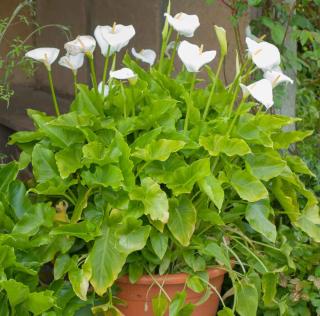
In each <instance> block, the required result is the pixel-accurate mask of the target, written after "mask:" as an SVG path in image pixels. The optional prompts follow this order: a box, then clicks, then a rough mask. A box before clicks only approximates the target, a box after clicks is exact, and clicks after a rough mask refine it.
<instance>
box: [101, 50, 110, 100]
mask: <svg viewBox="0 0 320 316" xmlns="http://www.w3.org/2000/svg"><path fill="white" fill-rule="evenodd" d="M109 55H110V45H109V46H108V51H107V55H106V58H105V60H104V68H103V75H102V94H104V87H105V85H106V81H107V71H108V66H109V57H110V56H109Z"/></svg>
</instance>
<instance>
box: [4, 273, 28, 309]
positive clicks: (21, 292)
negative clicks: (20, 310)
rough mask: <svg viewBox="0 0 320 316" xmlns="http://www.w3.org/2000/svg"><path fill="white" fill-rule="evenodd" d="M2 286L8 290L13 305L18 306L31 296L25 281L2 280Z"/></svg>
mask: <svg viewBox="0 0 320 316" xmlns="http://www.w3.org/2000/svg"><path fill="white" fill-rule="evenodd" d="M0 288H2V289H4V290H5V291H6V292H7V297H8V300H9V302H10V305H11V306H17V305H18V304H20V303H22V302H24V301H25V300H27V299H28V297H29V288H28V287H27V286H26V285H24V284H23V283H20V282H17V281H16V280H13V279H10V280H5V281H1V282H0Z"/></svg>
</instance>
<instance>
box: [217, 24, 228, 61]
mask: <svg viewBox="0 0 320 316" xmlns="http://www.w3.org/2000/svg"><path fill="white" fill-rule="evenodd" d="M214 30H215V32H216V35H217V38H218V41H219V45H220V49H221V55H222V56H225V55H226V54H227V52H228V42H227V34H226V30H225V29H224V28H223V27H221V26H217V25H215V26H214Z"/></svg>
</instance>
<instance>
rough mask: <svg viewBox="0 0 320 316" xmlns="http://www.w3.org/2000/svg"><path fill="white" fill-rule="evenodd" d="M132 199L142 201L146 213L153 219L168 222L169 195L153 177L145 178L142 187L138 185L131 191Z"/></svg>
mask: <svg viewBox="0 0 320 316" xmlns="http://www.w3.org/2000/svg"><path fill="white" fill-rule="evenodd" d="M130 198H131V199H132V200H138V201H141V202H142V203H143V205H144V207H145V214H146V215H150V217H151V219H152V220H159V221H161V222H162V223H167V222H168V218H169V204H168V199H167V195H166V194H165V192H163V191H162V190H161V188H160V185H159V184H158V183H157V182H155V181H154V180H152V179H151V178H143V179H142V181H141V187H137V188H136V189H134V190H133V191H132V192H131V193H130Z"/></svg>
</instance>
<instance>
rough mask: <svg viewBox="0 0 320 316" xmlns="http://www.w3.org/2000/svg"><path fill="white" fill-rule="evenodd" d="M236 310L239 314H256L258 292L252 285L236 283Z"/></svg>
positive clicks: (253, 315)
mask: <svg viewBox="0 0 320 316" xmlns="http://www.w3.org/2000/svg"><path fill="white" fill-rule="evenodd" d="M237 294H238V299H237V304H236V311H237V312H238V313H239V315H240V316H256V315H257V309H258V292H257V289H256V288H255V286H254V285H252V284H250V283H245V282H241V283H240V284H237Z"/></svg>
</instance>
